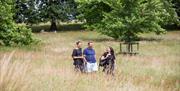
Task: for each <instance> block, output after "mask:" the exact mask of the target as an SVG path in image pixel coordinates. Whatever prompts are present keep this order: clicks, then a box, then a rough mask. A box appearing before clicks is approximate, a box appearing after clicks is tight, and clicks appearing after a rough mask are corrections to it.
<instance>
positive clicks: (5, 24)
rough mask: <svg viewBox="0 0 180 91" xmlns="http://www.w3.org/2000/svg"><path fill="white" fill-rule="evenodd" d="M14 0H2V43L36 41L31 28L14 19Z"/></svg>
mask: <svg viewBox="0 0 180 91" xmlns="http://www.w3.org/2000/svg"><path fill="white" fill-rule="evenodd" d="M14 11H15V8H14V2H13V0H0V45H5V46H19V45H29V44H32V43H34V42H36V39H35V38H34V37H33V34H32V33H31V30H30V29H27V28H26V27H24V26H19V25H17V24H15V22H14V21H13V15H14Z"/></svg>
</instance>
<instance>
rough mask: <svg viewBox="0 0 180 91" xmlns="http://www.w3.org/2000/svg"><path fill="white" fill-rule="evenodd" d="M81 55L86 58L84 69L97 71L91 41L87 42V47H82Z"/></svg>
mask: <svg viewBox="0 0 180 91" xmlns="http://www.w3.org/2000/svg"><path fill="white" fill-rule="evenodd" d="M83 55H84V57H85V60H86V71H87V72H89V73H90V72H96V71H98V66H97V62H96V53H95V50H94V49H93V42H88V47H87V48H86V49H84V51H83Z"/></svg>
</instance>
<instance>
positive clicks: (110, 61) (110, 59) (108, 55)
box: [99, 47, 116, 75]
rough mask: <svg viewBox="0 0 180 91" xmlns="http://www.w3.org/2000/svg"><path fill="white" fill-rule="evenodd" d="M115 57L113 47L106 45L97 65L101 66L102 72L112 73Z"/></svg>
mask: <svg viewBox="0 0 180 91" xmlns="http://www.w3.org/2000/svg"><path fill="white" fill-rule="evenodd" d="M115 59H116V57H115V54H114V49H113V48H112V47H108V48H107V49H106V52H104V53H103V55H102V56H101V58H100V62H99V67H100V66H101V67H103V72H106V73H107V74H112V75H114V67H115Z"/></svg>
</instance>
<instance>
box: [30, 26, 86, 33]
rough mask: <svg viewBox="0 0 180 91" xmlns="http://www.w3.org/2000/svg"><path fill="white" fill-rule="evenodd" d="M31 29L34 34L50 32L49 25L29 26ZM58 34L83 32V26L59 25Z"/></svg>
mask: <svg viewBox="0 0 180 91" xmlns="http://www.w3.org/2000/svg"><path fill="white" fill-rule="evenodd" d="M28 27H29V28H31V29H32V32H34V33H39V32H41V31H42V30H44V31H45V32H50V31H49V29H50V25H48V24H44V25H32V26H28ZM57 28H58V30H57V32H61V31H63V32H64V31H78V30H83V29H84V28H83V24H64V25H59V24H57Z"/></svg>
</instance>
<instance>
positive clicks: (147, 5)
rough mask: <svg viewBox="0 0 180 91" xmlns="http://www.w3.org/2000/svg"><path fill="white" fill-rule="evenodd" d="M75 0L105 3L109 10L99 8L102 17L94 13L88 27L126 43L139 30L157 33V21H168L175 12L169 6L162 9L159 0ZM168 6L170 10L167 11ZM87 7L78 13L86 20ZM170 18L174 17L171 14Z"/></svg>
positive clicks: (161, 30)
mask: <svg viewBox="0 0 180 91" xmlns="http://www.w3.org/2000/svg"><path fill="white" fill-rule="evenodd" d="M77 2H80V5H79V6H88V5H91V3H93V2H101V3H102V2H103V3H104V4H105V5H107V6H109V7H110V12H105V11H104V10H102V11H100V12H102V13H100V14H101V16H102V18H99V17H98V16H94V17H93V18H92V19H91V20H94V19H96V18H98V19H99V21H98V22H94V23H92V24H90V25H88V26H90V27H91V28H93V29H94V30H97V31H99V32H100V33H102V34H105V35H108V36H110V37H113V38H115V39H121V40H124V41H126V42H130V41H134V40H136V39H137V38H138V34H139V33H145V32H155V33H157V34H160V33H163V32H165V31H164V29H163V28H162V27H161V24H162V23H163V22H167V21H169V20H170V18H172V17H173V16H171V15H174V14H175V13H174V11H173V10H174V9H172V8H171V6H169V7H167V9H166V8H165V6H167V5H165V4H166V2H163V0H78V1H77ZM81 4H82V5H81ZM91 7H92V8H93V7H99V6H98V5H93V6H91ZM93 9H94V8H93ZM170 9H172V10H171V11H170V12H168V10H170ZM80 10H81V9H80ZM91 10H92V9H91V8H90V9H89V8H86V9H85V10H84V11H83V12H82V15H81V16H85V18H84V19H85V20H86V17H87V14H88V13H89V11H91ZM90 13H93V12H92V11H91V12H90ZM88 15H90V14H88ZM167 18H168V19H167ZM173 19H175V18H174V17H173ZM89 21H90V20H89Z"/></svg>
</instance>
